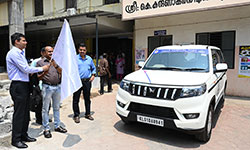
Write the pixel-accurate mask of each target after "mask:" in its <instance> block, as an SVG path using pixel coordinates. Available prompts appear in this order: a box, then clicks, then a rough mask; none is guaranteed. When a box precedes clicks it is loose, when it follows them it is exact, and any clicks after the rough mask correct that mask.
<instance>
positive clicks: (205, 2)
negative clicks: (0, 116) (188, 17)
mask: <svg viewBox="0 0 250 150" xmlns="http://www.w3.org/2000/svg"><path fill="white" fill-rule="evenodd" d="M246 4H250V0H146V1H145V0H123V1H122V9H123V10H122V19H123V20H131V19H136V18H145V17H154V16H159V15H167V14H177V13H184V12H193V11H199V10H210V9H217V8H226V7H232V6H241V5H246Z"/></svg>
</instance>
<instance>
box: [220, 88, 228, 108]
mask: <svg viewBox="0 0 250 150" xmlns="http://www.w3.org/2000/svg"><path fill="white" fill-rule="evenodd" d="M226 88H227V84H225V87H224V90H223V92H224V93H223V95H222V99H221V100H222V102H221V108H223V107H224V104H225V96H226Z"/></svg>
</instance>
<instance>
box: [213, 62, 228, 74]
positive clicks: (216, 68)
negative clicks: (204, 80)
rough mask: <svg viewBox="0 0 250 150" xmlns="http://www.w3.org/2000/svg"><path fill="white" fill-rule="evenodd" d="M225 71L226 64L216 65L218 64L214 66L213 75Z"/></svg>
mask: <svg viewBox="0 0 250 150" xmlns="http://www.w3.org/2000/svg"><path fill="white" fill-rule="evenodd" d="M227 69H228V66H227V64H226V63H218V64H216V67H215V70H214V73H217V72H226V71H227Z"/></svg>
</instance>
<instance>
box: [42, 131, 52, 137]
mask: <svg viewBox="0 0 250 150" xmlns="http://www.w3.org/2000/svg"><path fill="white" fill-rule="evenodd" d="M43 135H44V137H45V138H51V137H52V134H51V133H50V130H44V131H43Z"/></svg>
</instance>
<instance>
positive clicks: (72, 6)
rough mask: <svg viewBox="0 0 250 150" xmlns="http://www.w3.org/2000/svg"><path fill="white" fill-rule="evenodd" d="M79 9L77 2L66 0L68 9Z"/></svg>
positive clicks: (75, 0)
mask: <svg viewBox="0 0 250 150" xmlns="http://www.w3.org/2000/svg"><path fill="white" fill-rule="evenodd" d="M68 8H75V9H76V8H77V0H66V9H68Z"/></svg>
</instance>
